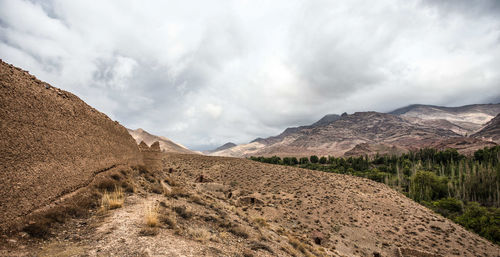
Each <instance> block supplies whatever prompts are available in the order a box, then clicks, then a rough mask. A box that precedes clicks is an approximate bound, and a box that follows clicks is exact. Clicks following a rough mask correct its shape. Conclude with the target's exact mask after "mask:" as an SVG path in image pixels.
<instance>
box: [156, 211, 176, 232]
mask: <svg viewBox="0 0 500 257" xmlns="http://www.w3.org/2000/svg"><path fill="white" fill-rule="evenodd" d="M158 218H159V220H160V222H161V223H163V224H165V225H168V226H169V228H176V225H177V219H176V218H175V216H174V215H173V213H171V212H170V211H167V210H163V211H162V212H161V213H160V214H159V216H158Z"/></svg>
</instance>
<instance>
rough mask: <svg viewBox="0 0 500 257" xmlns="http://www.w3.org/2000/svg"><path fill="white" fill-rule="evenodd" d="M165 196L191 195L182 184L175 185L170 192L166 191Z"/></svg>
mask: <svg viewBox="0 0 500 257" xmlns="http://www.w3.org/2000/svg"><path fill="white" fill-rule="evenodd" d="M165 196H167V197H173V198H178V197H189V192H187V191H186V190H185V189H184V188H182V187H180V186H174V187H172V190H170V192H168V191H165Z"/></svg>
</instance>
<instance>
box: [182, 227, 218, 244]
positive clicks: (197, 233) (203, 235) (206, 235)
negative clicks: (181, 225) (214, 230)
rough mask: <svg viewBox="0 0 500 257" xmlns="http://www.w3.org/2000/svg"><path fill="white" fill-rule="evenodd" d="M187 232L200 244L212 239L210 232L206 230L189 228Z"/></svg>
mask: <svg viewBox="0 0 500 257" xmlns="http://www.w3.org/2000/svg"><path fill="white" fill-rule="evenodd" d="M186 232H187V234H188V235H189V236H190V237H191V238H192V239H194V240H196V241H198V242H205V241H207V240H209V239H210V238H211V237H212V236H211V234H210V232H209V231H208V230H207V229H205V228H188V229H187V231H186Z"/></svg>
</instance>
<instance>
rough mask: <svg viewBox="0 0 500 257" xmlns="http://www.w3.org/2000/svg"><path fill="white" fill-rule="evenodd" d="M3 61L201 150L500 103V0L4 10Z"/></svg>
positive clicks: (51, 4)
mask: <svg viewBox="0 0 500 257" xmlns="http://www.w3.org/2000/svg"><path fill="white" fill-rule="evenodd" d="M160 2H161V3H160ZM0 58H2V59H3V60H4V61H7V62H9V63H12V64H14V65H16V66H19V67H21V68H23V69H25V70H29V71H30V73H31V74H34V75H36V76H37V77H38V78H40V79H42V80H44V81H47V82H49V83H51V84H52V85H54V86H56V87H60V88H62V89H65V90H68V91H70V92H73V93H75V94H76V95H78V96H79V97H81V98H82V99H83V100H84V101H86V102H87V103H88V104H90V105H91V106H93V107H95V108H97V109H98V110H100V111H102V112H104V113H106V114H107V115H108V116H110V117H111V118H112V119H114V120H118V121H119V122H120V123H122V124H123V125H125V126H126V127H129V128H139V127H141V128H144V129H145V130H147V131H150V132H152V133H154V134H157V135H164V136H167V137H169V138H171V139H173V140H174V141H177V142H179V143H182V144H184V145H186V146H188V147H191V148H193V149H199V150H203V149H207V148H208V149H209V148H213V147H216V146H218V145H221V144H223V143H225V142H227V141H233V142H235V143H244V142H248V141H250V140H252V139H254V138H256V137H267V136H271V135H276V134H278V133H280V132H281V131H282V130H283V129H285V128H286V127H289V126H297V125H304V124H310V123H312V122H314V121H316V120H318V119H319V118H321V117H322V116H323V115H325V114H327V113H342V112H348V113H351V112H355V111H366V110H375V111H391V110H392V109H395V108H398V107H402V106H405V105H408V104H412V103H424V104H436V105H446V106H457V105H464V104H472V103H490V102H500V1H498V0H490V1H488V0H484V1H473V0H463V1H456V0H440V1H431V0H429V1H415V0H381V1H371V0H366V1H356V0H346V1H321V0H318V1H316V0H314V1H306V0H304V1H295V0H284V1H256V0H247V1H229V0H227V1H207V0H200V1H190V0H182V1H132V0H130V1H124V0H120V1H118V0H116V1H102V0H100V1H89V0H82V1H79V0H72V1H63V0H61V1H58V0H54V1H23V0H0Z"/></svg>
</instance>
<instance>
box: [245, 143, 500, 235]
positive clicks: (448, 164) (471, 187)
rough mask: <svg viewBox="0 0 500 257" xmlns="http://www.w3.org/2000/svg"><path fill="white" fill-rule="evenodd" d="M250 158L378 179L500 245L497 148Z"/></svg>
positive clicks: (499, 189)
mask: <svg viewBox="0 0 500 257" xmlns="http://www.w3.org/2000/svg"><path fill="white" fill-rule="evenodd" d="M250 159H251V160H254V161H258V162H264V163H271V164H278V165H287V166H296V167H301V168H305V169H311V170H319V171H324V172H331V173H339V174H350V175H354V176H359V177H365V178H369V179H371V180H374V181H377V182H381V183H384V184H386V185H388V186H390V187H391V188H393V189H395V190H397V191H399V192H401V193H403V194H405V195H406V196H407V197H409V198H411V199H413V200H415V201H416V202H419V203H421V204H423V205H425V206H427V207H429V208H431V209H433V210H434V211H436V212H438V213H440V214H441V215H443V216H445V217H447V218H449V219H451V220H453V221H455V222H456V223H458V224H460V225H462V226H464V227H465V228H467V229H469V230H472V231H474V232H476V233H478V234H479V235H481V236H483V237H485V238H487V239H489V240H491V241H493V242H495V243H497V244H500V161H499V160H500V146H494V147H486V148H484V149H480V150H477V151H475V152H474V154H473V155H471V156H465V155H462V154H460V153H458V152H457V150H455V149H447V150H444V151H439V150H436V149H433V148H424V149H420V150H418V151H410V152H408V153H405V154H402V155H379V154H376V155H375V156H371V157H369V156H366V155H365V156H359V157H348V158H344V157H334V156H321V157H318V156H316V155H312V156H310V157H300V158H297V157H284V158H280V157H278V156H272V157H262V156H260V157H254V156H252V157H250Z"/></svg>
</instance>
